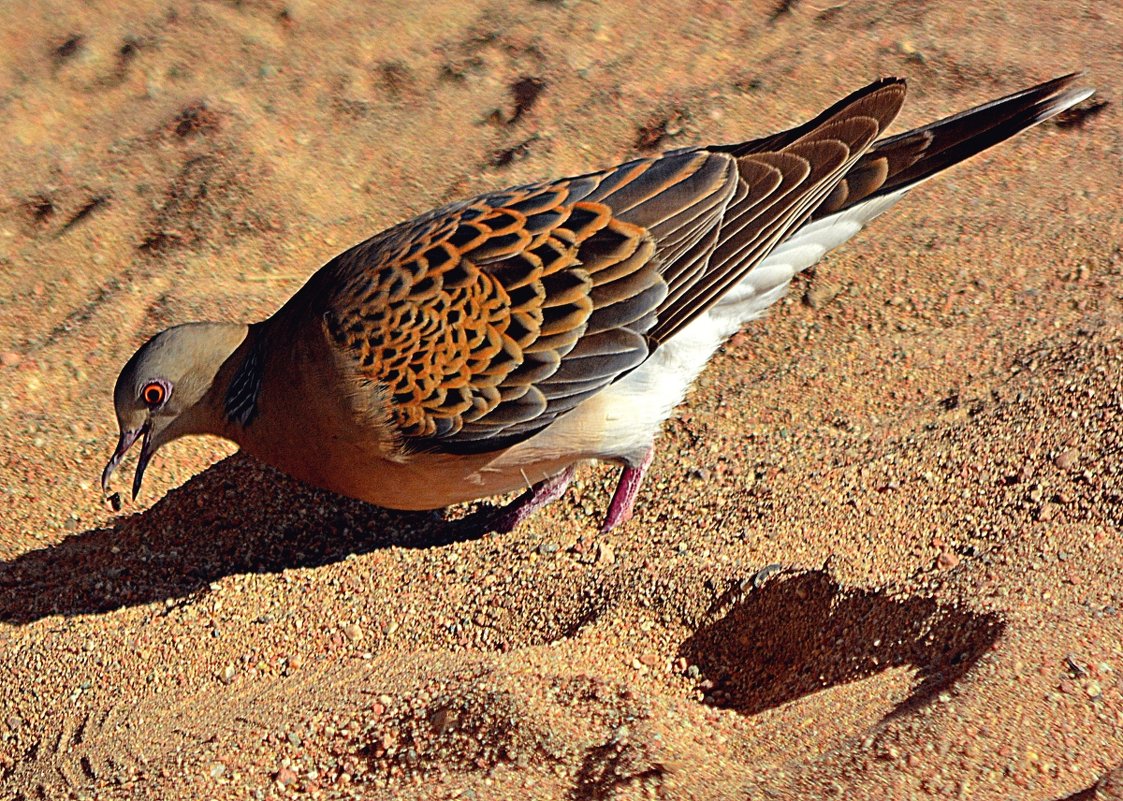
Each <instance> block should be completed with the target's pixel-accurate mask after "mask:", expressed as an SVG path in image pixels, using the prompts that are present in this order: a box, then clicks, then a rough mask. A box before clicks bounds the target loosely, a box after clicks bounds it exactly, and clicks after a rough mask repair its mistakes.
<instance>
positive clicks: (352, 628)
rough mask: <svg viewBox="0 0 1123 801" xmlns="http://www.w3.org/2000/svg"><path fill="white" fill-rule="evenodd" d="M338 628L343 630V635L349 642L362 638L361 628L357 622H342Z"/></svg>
mask: <svg viewBox="0 0 1123 801" xmlns="http://www.w3.org/2000/svg"><path fill="white" fill-rule="evenodd" d="M340 628H341V629H342V631H343V636H344V637H346V638H347V639H349V640H350V641H351V642H358V641H359V640H361V639H362V638H363V630H362V629H361V628H359V625H358V624H357V623H344V624H343V625H342V626H341V627H340Z"/></svg>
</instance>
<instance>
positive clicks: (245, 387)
mask: <svg viewBox="0 0 1123 801" xmlns="http://www.w3.org/2000/svg"><path fill="white" fill-rule="evenodd" d="M263 362H264V360H263V359H262V354H261V347H260V346H259V345H256V344H255V345H254V346H253V347H252V348H250V352H249V353H248V354H247V355H246V358H245V361H243V362H242V365H241V367H239V368H238V370H237V372H235V373H234V378H233V379H232V380H231V381H230V388H229V389H228V390H226V419H227V420H229V421H230V422H232V423H238V424H239V425H241V426H242V427H243V428H245V427H246V426H248V425H249V424H250V423H252V422H253V420H254V418H255V417H257V412H258V409H257V396H258V393H259V392H260V391H261V374H262V368H263V366H264V364H263Z"/></svg>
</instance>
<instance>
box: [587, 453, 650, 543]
mask: <svg viewBox="0 0 1123 801" xmlns="http://www.w3.org/2000/svg"><path fill="white" fill-rule="evenodd" d="M654 456H655V449H654V448H648V449H647V453H645V454H644V455H643V460H642V461H641V462H640V463H639V467H625V468H624V470H623V472H622V473H621V474H620V483H619V484H617V485H616V492H614V493H613V494H612V503H610V504H609V505H608V514H606V515H605V516H604V523H602V524H601V527H600V533H601V534H607V533H608V532H609V531H612V529H614V528H616V527H617V526H618V525H620V524H621V523H627V522H628V521H629V520H631V519H632V507H633V506H635V504H636V496H638V495H639V485H640V484H642V483H643V476H644V474H645V473H646V472H647V468H649V467H651V460H652V458H654Z"/></svg>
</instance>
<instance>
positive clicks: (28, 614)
mask: <svg viewBox="0 0 1123 801" xmlns="http://www.w3.org/2000/svg"><path fill="white" fill-rule="evenodd" d="M489 511H490V510H489V509H485V510H481V511H480V512H478V513H475V514H473V515H472V516H470V517H467V518H464V519H462V520H458V521H455V522H446V521H444V520H442V519H440V518H439V517H438V516H436V515H434V514H433V513H430V512H392V511H388V510H384V509H379V508H377V507H374V506H371V505H369V504H365V503H362V502H361V501H354V500H350V499H347V498H341V497H339V496H338V495H333V494H332V493H329V492H324V491H320V490H316V489H313V488H311V487H308V486H306V485H303V484H301V483H299V482H297V481H294V480H293V479H290V478H288V477H287V476H284V475H282V474H281V473H279V472H277V471H275V470H272V469H271V468H268V467H264V466H263V465H261V464H260V463H258V462H256V461H254V460H253V459H251V458H250V457H247V456H243V455H240V454H236V455H234V456H231V457H230V458H228V459H225V460H223V461H222V462H219V463H218V464H216V465H215V466H214V467H211V468H210V469H208V470H206V471H204V472H203V473H201V474H199V475H198V476H195V477H194V478H192V479H191V480H190V481H188V482H187V483H186V484H184V485H183V486H182V487H179V488H178V489H175V490H173V491H171V492H169V493H168V495H167V496H165V497H164V498H162V499H161V500H160V501H158V502H157V503H156V505H154V506H153V507H152V508H150V509H148V510H146V511H144V512H142V513H140V514H135V515H128V516H123V517H121V518H118V519H117V520H115V521H113V524H112V525H111V526H109V527H106V528H98V529H92V530H90V531H84V532H82V533H79V534H74V535H72V536H70V537H67V538H66V539H65V540H63V541H62V542H59V543H57V544H55V545H51V546H48V547H46V548H42V549H40V550H36V551H30V552H28V553H24V554H21V555H20V556H18V557H16V558H15V559H12V560H11V561H8V562H0V621H3V622H6V623H15V624H20V625H22V624H26V623H31V622H33V621H36V620H39V619H41V618H43V617H47V616H50V615H66V616H72V615H86V614H96V613H100V612H108V611H110V610H113V609H117V608H119V607H122V606H135V605H139V604H147V603H150V602H152V601H157V600H165V599H169V598H170V599H182V598H186V597H188V596H190V595H192V594H193V593H196V592H199V591H201V590H204V589H205V588H206V587H207V586H208V584H210V582H212V581H216V580H218V579H221V578H222V577H224V576H229V575H232V574H236V573H273V572H279V571H281V570H284V569H286V568H295V567H315V566H317V565H324V564H328V563H331V562H337V561H339V560H341V559H344V558H345V557H347V556H348V555H349V554H353V553H367V552H370V551H373V550H377V549H379V548H385V547H389V546H402V547H415V548H426V547H433V546H439V545H445V544H448V543H450V542H454V541H458V540H467V539H472V538H474V537H478V536H480V535H481V534H482V533H484V532H485V531H486V528H487V527H486V519H485V518H486V516H487V514H488V512H489Z"/></svg>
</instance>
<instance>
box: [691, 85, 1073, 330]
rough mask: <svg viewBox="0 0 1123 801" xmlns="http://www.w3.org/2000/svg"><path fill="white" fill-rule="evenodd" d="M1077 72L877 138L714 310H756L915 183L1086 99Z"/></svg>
mask: <svg viewBox="0 0 1123 801" xmlns="http://www.w3.org/2000/svg"><path fill="white" fill-rule="evenodd" d="M1079 77H1080V73H1072V74H1069V75H1064V76H1061V77H1060V78H1054V79H1053V80H1051V81H1046V82H1045V83H1042V84H1039V85H1037V86H1034V87H1031V88H1029V89H1024V90H1022V91H1020V92H1015V93H1014V94H1011V95H1007V96H1006V97H1003V98H999V99H998V100H992V101H991V102H989V103H984V104H983V105H981V106H976V107H975V108H972V109H968V110H967V111H962V112H960V113H958V114H954V115H952V116H950V117H946V118H944V119H942V120H938V121H936V122H933V123H931V124H929V125H925V126H923V127H921V128H915V129H913V130H911V131H906V132H904V133H901V134H897V135H896V136H891V137H888V138H886V139H882V140H881V141H879V142H876V143H875V144H874V145H873V146H872V147H871V148H870V149H869V150H868V151H867V152H866V153H865V154H864V155H863V156H862V157H861V158H860V159H858V160H857V162H855V164H854V165H853V166H852V167H851V168H850V169H849V170H848V171H847V173H846V176H845V178H843V179H842V181H841V182H839V184H838V186H836V187H835V189H834V190H833V191H832V192H831V193H830V194H829V195H828V196H827V198H826V199H825V200H824V201H823V202H822V203H821V204H820V205H819V206H818V207H817V208H816V210H815V211H814V213H813V214H812V215H811V216H810V217H809V218H808V220H807V222H805V223H804V224H803V225H802V226H800V227H799V228H798V229H796V230H795V231H794V232H793V233H792V234H791V236H789V237H788V238H787V239H786V240H784V241H783V242H781V243H780V244H779V245H778V246H777V247H776V248H775V249H774V250H773V251H772V252H771V253H770V254H769V255H768V257H767V258H766V259H764V260H763V261H762V262H761V263H760V264H758V265H757V266H756V267H754V268H753V269H752V270H750V271H749V273H748V274H747V275H746V276H745V277H744V278H743V279H742V280H741V282H740V283H739V284H738V285H737V286H736V287H735V288H734V289H733V290H732V291H731V292H729V293H728V294H727V295H725V296H724V297H723V298H722V299H721V301H720V303H719V304H718V305H717V306H716V307H715V308H714V310H713V313H714V314H715V316H718V317H722V318H726V319H728V320H729V322H730V324H731V325H733V324H735V325H738V326H739V325H740V324H742V323H744V322H747V321H749V320H752V319H754V318H756V317H759V316H760V315H762V314H763V313H764V311H765V310H766V309H767V308H768V307H769V306H771V305H772V304H773V303H774V302H775V301H776V300H777V299H779V298H780V297H781V296H782V295H783V294H784V292H785V291H786V290H787V287H788V283H789V282H790V281H791V279H792V277H793V276H794V275H795V274H796V273H798V272H801V271H802V270H805V269H806V268H808V267H810V266H811V265H812V264H815V263H816V262H817V261H819V259H821V258H822V257H823V255H824V254H825V253H827V252H828V251H830V250H832V249H834V248H836V247H838V246H839V245H841V244H842V243H843V242H845V241H847V240H848V239H850V238H851V237H852V236H854V235H855V234H856V233H858V232H859V231H860V230H862V228H863V227H865V225H866V224H867V223H869V222H870V221H871V220H873V219H874V218H875V217H877V216H878V215H880V214H882V213H883V212H885V211H886V210H887V209H889V208H890V207H891V206H892V205H893V204H894V203H896V202H897V201H898V200H900V199H901V198H902V197H904V195H905V194H906V193H907V192H908V191H909V190H911V189H912V188H913V187H915V186H917V185H919V184H921V183H923V182H924V181H926V180H928V179H929V178H931V177H932V176H934V175H936V174H937V173H940V172H942V171H944V170H946V169H947V168H948V167H951V166H954V165H955V164H958V163H959V162H961V161H964V160H966V159H969V158H970V157H971V156H974V155H976V154H977V153H981V152H982V151H984V150H986V149H987V148H990V147H993V146H994V145H996V144H998V143H999V142H1003V141H1005V140H1006V139H1009V138H1010V137H1012V136H1014V135H1016V134H1018V133H1020V132H1022V131H1024V130H1026V129H1027V128H1030V127H1032V126H1034V125H1036V124H1037V123H1039V122H1043V121H1044V120H1047V119H1049V118H1050V117H1054V116H1056V115H1057V114H1059V113H1061V112H1062V111H1065V110H1066V109H1069V108H1071V107H1072V106H1075V105H1076V104H1077V103H1080V102H1081V101H1083V100H1086V99H1087V98H1088V97H1090V96H1091V95H1092V93H1093V92H1094V91H1095V90H1094V89H1078V88H1072V84H1073V83H1074V82H1075V81H1076V80H1077V79H1078V78H1079ZM785 135H787V134H777V135H776V136H777V137H783V136H785ZM772 138H776V137H770V139H769V141H768V143H769V144H770V143H771V139H772ZM754 144H755V143H754ZM742 147H743V146H742Z"/></svg>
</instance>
